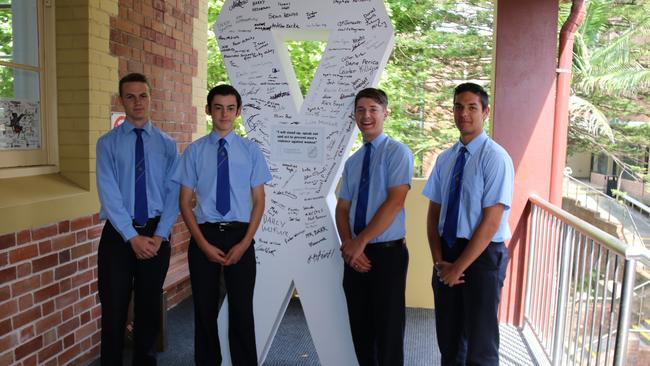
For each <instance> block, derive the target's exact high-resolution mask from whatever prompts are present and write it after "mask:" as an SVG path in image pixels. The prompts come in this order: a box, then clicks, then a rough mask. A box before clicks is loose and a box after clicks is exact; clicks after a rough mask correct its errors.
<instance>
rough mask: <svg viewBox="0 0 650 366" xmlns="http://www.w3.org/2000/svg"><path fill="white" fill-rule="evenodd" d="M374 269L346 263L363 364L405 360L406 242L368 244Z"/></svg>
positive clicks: (353, 324) (351, 311) (390, 365)
mask: <svg viewBox="0 0 650 366" xmlns="http://www.w3.org/2000/svg"><path fill="white" fill-rule="evenodd" d="M365 254H366V256H367V257H368V259H370V261H371V262H372V269H371V270H370V272H367V273H359V272H357V271H355V270H354V269H353V268H352V267H350V266H348V265H347V264H346V265H345V269H344V273H343V290H344V291H345V298H346V300H347V304H348V316H349V318H350V329H351V330H352V340H353V342H354V350H355V352H356V355H357V360H358V361H359V365H361V366H367V365H373V366H374V365H387V366H399V365H403V364H404V325H405V307H406V300H405V294H404V292H405V291H406V270H407V268H408V261H409V254H408V250H407V249H406V245H401V246H396V247H390V248H382V247H373V244H368V245H367V246H366V249H365Z"/></svg>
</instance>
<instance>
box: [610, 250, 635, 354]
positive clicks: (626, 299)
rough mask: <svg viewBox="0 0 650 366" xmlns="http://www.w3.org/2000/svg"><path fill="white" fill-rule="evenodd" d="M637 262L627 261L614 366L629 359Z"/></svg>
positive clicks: (617, 328)
mask: <svg viewBox="0 0 650 366" xmlns="http://www.w3.org/2000/svg"><path fill="white" fill-rule="evenodd" d="M635 270H636V260H635V259H626V260H625V272H624V273H623V287H622V288H621V309H620V311H619V317H618V327H616V347H615V348H614V365H615V366H623V365H625V361H626V358H627V335H628V331H629V330H630V311H631V309H630V305H631V303H632V294H633V292H634V273H635Z"/></svg>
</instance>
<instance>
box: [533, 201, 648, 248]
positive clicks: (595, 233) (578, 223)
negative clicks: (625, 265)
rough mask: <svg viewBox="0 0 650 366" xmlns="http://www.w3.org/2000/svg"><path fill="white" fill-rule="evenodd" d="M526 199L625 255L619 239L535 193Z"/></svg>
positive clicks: (622, 243) (623, 245)
mask: <svg viewBox="0 0 650 366" xmlns="http://www.w3.org/2000/svg"><path fill="white" fill-rule="evenodd" d="M528 200H529V201H530V202H531V203H534V204H536V205H537V206H539V207H541V208H543V209H545V210H546V211H549V212H552V213H553V215H554V216H556V217H557V218H558V219H559V220H561V221H562V222H564V223H566V224H569V225H571V226H573V227H574V228H575V229H577V230H578V231H580V232H582V233H583V234H585V235H588V236H591V237H592V238H594V239H596V240H598V241H599V242H601V243H603V244H604V245H605V246H607V247H608V248H609V249H611V250H613V251H615V252H616V253H618V254H620V255H625V251H626V250H627V249H628V245H627V244H625V243H624V242H622V241H621V240H620V239H618V238H616V237H614V236H612V235H611V234H608V233H606V232H604V231H602V230H601V229H599V228H597V227H595V226H593V225H591V224H589V223H588V222H586V221H584V220H582V219H580V218H578V217H576V216H574V215H572V214H570V213H568V212H566V211H564V210H563V209H561V208H559V207H557V206H555V205H553V204H552V203H550V202H548V201H546V200H544V199H543V198H541V197H540V196H538V195H536V194H533V195H531V196H530V197H529V199H528ZM648 260H650V256H649V257H648Z"/></svg>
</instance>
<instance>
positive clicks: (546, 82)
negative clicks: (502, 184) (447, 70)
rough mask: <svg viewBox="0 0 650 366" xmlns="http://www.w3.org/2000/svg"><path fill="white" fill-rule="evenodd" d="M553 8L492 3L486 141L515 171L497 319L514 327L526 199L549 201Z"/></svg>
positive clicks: (528, 2) (535, 0)
mask: <svg viewBox="0 0 650 366" xmlns="http://www.w3.org/2000/svg"><path fill="white" fill-rule="evenodd" d="M558 6H559V4H558V1H557V0H556V1H539V0H500V1H498V2H497V15H496V46H495V48H496V54H495V69H494V84H493V85H494V90H493V98H494V102H493V105H494V108H493V118H494V124H493V130H492V136H493V138H494V139H495V140H496V141H497V142H498V143H499V144H501V146H503V147H504V148H505V149H506V150H507V151H508V152H509V153H510V156H511V157H512V160H513V163H514V166H515V191H514V197H513V204H512V207H511V213H510V228H511V229H512V231H513V237H512V239H511V240H510V243H509V244H508V248H509V251H510V265H509V267H508V274H507V278H506V283H505V284H504V288H503V294H502V300H501V310H500V317H501V321H503V322H507V323H511V324H515V325H519V324H520V323H521V319H522V311H523V295H524V292H523V286H524V283H523V281H524V279H525V261H526V254H527V253H526V244H527V243H526V230H527V226H528V225H527V218H528V210H529V208H528V205H527V202H528V197H529V196H530V195H531V194H533V193H534V194H537V195H539V196H541V197H543V198H548V196H549V187H550V175H551V146H552V138H553V114H554V110H555V109H554V103H555V93H556V90H555V80H556V72H555V69H556V59H557V29H558V25H557V19H558V18H557V17H558Z"/></svg>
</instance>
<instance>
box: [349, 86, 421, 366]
mask: <svg viewBox="0 0 650 366" xmlns="http://www.w3.org/2000/svg"><path fill="white" fill-rule="evenodd" d="M354 107H355V110H354V116H355V120H356V123H357V127H358V128H359V130H360V131H361V135H362V136H363V142H364V147H363V148H361V149H359V151H357V152H356V153H354V154H353V155H352V156H351V157H350V158H349V159H348V160H347V161H346V162H345V167H344V169H343V177H342V180H341V186H340V189H339V199H338V203H337V205H336V226H337V229H338V233H339V237H340V239H341V243H342V244H341V251H342V252H343V259H344V260H345V263H346V265H345V268H344V273H343V290H344V291H345V298H346V300H347V305H348V316H349V318H350V329H351V331H352V340H353V342H354V350H355V352H356V355H357V360H358V361H359V364H360V365H361V366H366V365H391V366H392V365H402V364H403V363H404V324H405V306H406V305H405V291H406V270H407V267H408V250H407V249H406V242H405V241H404V236H405V235H406V223H405V220H406V215H405V212H404V200H405V199H406V194H407V193H408V191H409V189H410V188H411V177H412V176H413V155H412V154H411V151H410V150H409V149H408V147H406V145H404V144H401V143H399V142H397V141H395V140H393V139H392V138H390V137H388V136H386V135H385V134H384V120H385V119H386V117H388V97H387V96H386V93H384V92H383V91H382V90H380V89H375V88H367V89H363V90H361V91H360V92H359V93H357V95H356V98H355V101H354Z"/></svg>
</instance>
